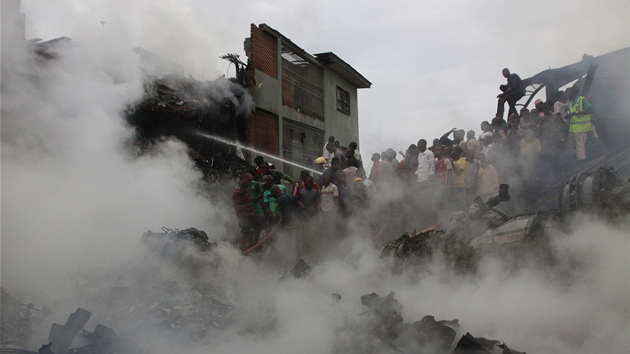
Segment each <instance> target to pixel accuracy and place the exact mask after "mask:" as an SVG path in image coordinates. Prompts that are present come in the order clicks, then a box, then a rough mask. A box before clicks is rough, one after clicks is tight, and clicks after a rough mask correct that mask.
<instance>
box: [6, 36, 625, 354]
mask: <svg viewBox="0 0 630 354" xmlns="http://www.w3.org/2000/svg"><path fill="white" fill-rule="evenodd" d="M78 63H81V65H77V64H78ZM3 64H4V63H3ZM14 64H15V65H16V66H15V67H14V68H13V69H14V74H13V75H12V76H11V77H9V78H6V77H3V80H11V81H10V82H11V85H5V82H6V81H3V105H2V267H1V269H2V270H1V271H2V287H3V290H4V291H3V294H2V301H3V308H2V317H3V326H6V327H3V344H5V343H7V348H8V345H9V342H11V343H10V345H11V346H13V347H19V348H22V349H27V350H31V351H37V350H38V348H40V346H41V345H42V344H46V343H48V341H49V337H48V335H49V331H50V327H51V325H52V323H60V324H63V323H65V321H66V319H67V318H68V316H69V315H70V314H71V313H73V312H74V311H76V310H77V308H79V307H81V308H84V309H86V310H87V311H89V312H90V313H91V317H90V319H89V321H88V322H87V323H86V324H85V326H84V329H85V330H86V331H88V332H92V331H94V330H95V328H96V325H97V324H102V325H105V326H108V327H110V328H111V329H112V330H114V331H115V332H116V334H117V335H118V336H119V337H122V338H127V339H130V340H133V341H134V342H135V343H136V344H137V346H138V347H139V348H141V349H142V350H143V351H147V352H151V353H172V352H191V353H194V352H208V351H213V352H228V353H239V352H247V351H249V352H257V353H278V352H281V353H292V352H303V353H330V352H335V353H342V352H343V353H366V352H374V353H384V352H414V351H424V352H429V353H431V352H437V353H441V352H445V350H447V352H450V351H451V350H453V348H454V347H455V345H456V343H457V341H458V340H459V339H460V338H461V337H462V336H464V335H465V334H466V333H470V334H472V335H473V336H475V337H484V338H488V339H496V340H499V341H501V342H504V343H505V344H507V345H508V346H509V347H510V348H514V349H516V350H519V351H525V352H528V353H536V352H539V353H568V352H571V353H598V352H608V353H624V352H628V348H629V342H628V335H627V334H628V331H629V330H630V327H629V316H630V309H629V301H628V300H629V298H630V293H629V288H630V286H629V279H630V264H629V261H628V260H629V239H628V238H629V236H628V233H627V225H626V224H623V223H621V224H609V223H608V222H607V221H604V220H598V219H593V218H591V217H589V216H584V215H577V216H575V218H574V219H573V220H572V221H571V222H572V223H573V225H574V227H572V229H573V230H574V232H570V233H560V232H558V233H555V234H554V235H553V238H552V240H553V242H552V246H553V247H554V250H555V252H556V255H557V259H558V262H557V264H555V265H554V267H548V266H544V265H543V266H540V265H538V264H535V263H531V264H525V265H524V266H522V267H519V268H518V269H514V268H512V267H508V266H506V265H505V264H504V263H502V262H501V261H499V260H497V259H495V258H493V257H488V258H484V259H483V260H482V261H481V262H480V263H479V264H478V267H477V270H476V271H475V272H474V273H464V274H460V273H456V272H453V271H452V270H451V269H449V268H448V267H446V266H445V265H444V263H443V262H441V260H440V259H439V258H436V259H435V260H433V261H432V262H430V263H429V264H427V265H425V267H423V268H420V269H418V268H409V269H405V270H404V271H402V272H401V273H400V274H396V275H394V274H393V272H392V267H391V264H389V261H388V260H387V259H382V258H381V257H380V250H379V248H378V245H375V244H374V243H372V242H371V236H372V234H371V229H370V228H369V227H367V226H366V223H365V222H362V221H361V220H349V221H348V223H347V232H346V233H344V234H343V235H337V234H335V235H333V236H332V237H331V235H318V233H315V234H314V235H315V236H321V237H314V238H313V239H312V240H311V241H312V242H311V247H312V249H313V250H321V252H318V254H317V257H314V256H313V257H310V258H309V257H308V256H306V257H305V260H306V263H307V264H308V265H309V266H310V268H311V269H310V271H309V272H308V274H307V275H304V276H298V277H296V276H294V275H293V274H290V273H287V272H288V271H290V270H291V269H292V268H293V267H294V266H295V264H296V263H297V259H292V258H291V257H286V256H285V255H286V254H285V253H282V249H283V247H285V246H286V245H287V244H288V243H289V242H290V241H289V238H288V236H286V235H282V234H280V235H279V236H278V237H277V238H276V241H275V243H274V247H269V248H268V249H267V250H266V251H265V252H263V253H261V254H253V255H250V256H247V257H244V256H242V255H241V252H240V251H239V250H238V247H237V246H236V245H235V241H236V238H237V237H238V235H237V233H238V227H237V220H236V216H235V215H234V211H233V209H232V202H231V200H230V196H231V193H232V188H233V187H234V184H235V183H236V181H234V180H228V181H226V182H225V183H212V184H208V183H207V181H206V180H205V179H204V174H203V172H202V171H200V170H199V169H198V168H197V167H196V165H195V163H194V161H193V160H192V159H191V158H190V155H189V151H188V147H187V146H185V145H184V144H183V143H181V142H179V141H177V140H174V139H166V140H164V141H160V142H158V143H157V144H155V146H154V148H153V149H152V150H151V153H148V154H142V155H137V154H134V153H133V152H131V151H130V149H129V144H128V141H129V140H130V139H133V137H134V131H133V129H132V128H130V127H129V126H128V125H127V123H126V121H125V119H124V118H123V112H124V110H125V109H126V108H127V107H129V105H130V104H132V103H133V102H136V101H138V100H140V99H141V98H142V96H143V93H144V90H143V78H142V74H141V72H140V71H139V70H138V69H137V67H138V63H137V58H136V57H134V56H132V55H131V54H129V55H127V54H126V53H125V52H120V51H117V50H115V48H107V46H106V45H105V46H103V47H98V48H90V47H88V46H83V47H81V46H79V47H72V48H67V51H66V52H65V54H64V58H63V59H62V60H54V61H50V62H47V63H46V64H45V65H43V66H39V65H38V66H32V65H31V64H30V63H29V62H28V61H26V60H24V61H23V62H16V63H14ZM21 65H24V66H21ZM217 85H229V83H228V82H227V81H225V82H218V83H217ZM7 87H8V88H7ZM5 90H6V91H5ZM227 91H229V90H227ZM403 203H404V202H403ZM378 212H379V210H375V213H378ZM162 227H167V228H169V229H170V230H171V231H172V230H175V229H177V230H186V229H189V228H191V227H194V228H196V229H198V230H203V231H204V232H205V233H206V234H207V236H208V241H209V243H210V245H209V246H208V249H202V250H200V249H199V247H198V245H197V244H195V243H186V242H183V243H176V244H177V246H175V247H168V243H166V244H163V243H161V242H148V243H147V242H143V241H142V235H143V234H144V233H145V232H147V230H153V231H154V232H156V233H162V232H163V231H169V230H162ZM398 236H400V234H399V232H398V230H396V231H395V232H392V234H391V235H388V236H385V238H389V239H393V238H396V237H398ZM145 241H146V240H145ZM287 247H288V246H287ZM274 252H275V253H274ZM5 291H6V292H5ZM392 292H393V293H392ZM372 293H375V294H376V295H373V296H371V297H370V296H368V297H363V298H362V296H364V295H369V294H372ZM334 294H336V295H334ZM370 299H372V300H373V301H372V302H370ZM374 299H375V300H374ZM394 300H395V301H394ZM30 303H32V304H33V306H29V305H28V304H30ZM5 305H6V307H5ZM24 305H25V306H24ZM381 305H382V306H381ZM44 307H45V308H44ZM425 316H433V317H425ZM455 320H456V321H455ZM442 321H445V322H442ZM15 327H18V328H17V329H16V328H15ZM445 327H448V328H451V329H452V330H453V332H454V333H452V332H449V331H448V329H445ZM431 328H433V329H435V331H434V332H431V331H430V329H431ZM14 330H16V332H15V333H17V334H18V335H15V336H14V337H12V338H8V339H6V342H4V340H5V338H6V337H4V335H5V334H7V333H13V332H9V331H14ZM423 331H429V332H423ZM426 333H430V335H426V336H427V337H428V339H426V340H422V341H421V340H419V339H418V338H420V337H422V335H425V334H426ZM451 337H452V338H453V341H452V342H451V343H448V345H447V346H446V347H445V346H444V345H445V344H444V341H443V340H441V339H440V338H451ZM422 338H424V337H422ZM445 348H447V349H445ZM5 349H6V348H5Z"/></svg>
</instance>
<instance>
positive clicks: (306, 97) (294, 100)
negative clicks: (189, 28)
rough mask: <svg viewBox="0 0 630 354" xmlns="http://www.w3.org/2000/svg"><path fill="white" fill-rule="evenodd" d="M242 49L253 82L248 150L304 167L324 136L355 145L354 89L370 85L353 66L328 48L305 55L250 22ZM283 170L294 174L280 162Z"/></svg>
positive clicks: (269, 30)
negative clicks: (254, 108) (243, 48)
mask: <svg viewBox="0 0 630 354" xmlns="http://www.w3.org/2000/svg"><path fill="white" fill-rule="evenodd" d="M245 51H246V54H247V56H248V59H249V60H248V65H249V67H250V71H251V74H253V75H254V81H255V86H254V87H253V90H252V95H253V97H254V101H255V102H256V110H255V111H254V113H253V114H252V117H251V119H250V121H249V124H248V134H247V135H248V139H249V141H248V143H249V144H251V146H252V147H253V148H255V149H257V150H261V151H264V152H266V153H268V154H271V155H274V156H279V157H281V158H283V159H286V160H289V161H292V162H295V163H298V164H300V165H304V164H305V162H306V160H308V159H311V160H314V159H315V158H317V157H319V156H321V151H322V147H323V145H324V143H325V141H326V138H327V137H328V135H334V136H335V138H336V139H337V140H338V141H340V142H341V145H342V146H346V145H347V144H348V143H349V142H351V141H355V142H357V143H359V114H358V89H363V88H370V87H371V86H372V83H371V82H370V81H368V80H367V79H366V78H365V77H363V75H361V74H360V73H359V72H358V71H357V70H355V69H354V68H353V67H352V66H350V65H349V64H348V63H346V62H345V61H343V60H342V59H341V58H339V57H338V56H337V55H335V54H334V53H332V52H327V53H319V54H314V55H311V54H309V53H307V52H306V51H304V50H303V49H302V48H300V47H299V46H298V45H297V44H295V43H293V42H292V41H291V40H290V39H289V38H287V37H285V36H284V35H283V34H281V33H280V32H278V31H276V30H274V29H273V28H271V27H269V26H268V25H266V24H261V25H258V26H256V25H254V24H252V25H251V36H250V37H249V38H247V39H246V40H245ZM271 160H272V161H273V159H271ZM274 162H279V161H274ZM284 172H285V173H287V174H289V175H298V174H299V171H297V168H296V167H291V166H286V165H285V166H284Z"/></svg>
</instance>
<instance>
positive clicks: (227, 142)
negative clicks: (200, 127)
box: [196, 132, 322, 175]
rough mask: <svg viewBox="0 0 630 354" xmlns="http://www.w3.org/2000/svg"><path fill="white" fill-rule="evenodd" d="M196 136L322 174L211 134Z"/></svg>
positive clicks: (198, 133) (199, 133) (200, 133)
mask: <svg viewBox="0 0 630 354" xmlns="http://www.w3.org/2000/svg"><path fill="white" fill-rule="evenodd" d="M196 134H197V135H199V136H201V137H204V138H207V139H212V140H216V141H219V142H222V143H224V144H228V145H231V146H234V147H236V148H237V149H245V150H249V151H251V152H253V153H256V154H259V155H263V156H266V157H269V158H272V159H274V160H278V161H280V162H282V163H286V164H289V165H292V166H295V167H299V168H301V169H303V170H308V171H311V172H313V173H317V174H320V175H321V174H322V171H317V170H314V169H312V168H310V167H306V166H302V165H300V164H298V163H295V162H293V161H289V160H287V159H283V158H281V157H279V156H276V155H272V154H268V153H266V152H264V151H260V150H257V149H254V148H251V147H245V146H241V144H239V143H238V142H237V141H231V140H227V139H224V138H222V137H219V136H216V135H212V134H208V133H202V132H196Z"/></svg>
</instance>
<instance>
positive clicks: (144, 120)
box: [125, 75, 254, 180]
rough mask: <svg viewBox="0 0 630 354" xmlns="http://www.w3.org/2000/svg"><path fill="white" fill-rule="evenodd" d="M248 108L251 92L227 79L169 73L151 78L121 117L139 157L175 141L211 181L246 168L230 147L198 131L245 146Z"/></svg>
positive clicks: (249, 110)
mask: <svg viewBox="0 0 630 354" xmlns="http://www.w3.org/2000/svg"><path fill="white" fill-rule="evenodd" d="M253 107H254V103H253V100H252V98H251V95H250V93H249V92H248V91H247V90H246V89H245V88H243V87H242V86H240V85H238V84H235V83H233V82H231V81H229V80H226V79H222V78H219V79H217V80H214V81H197V80H195V79H192V78H185V77H181V76H175V75H171V76H166V77H163V78H152V79H150V80H149V81H148V82H147V83H146V84H145V94H144V97H143V98H142V100H140V101H139V102H136V103H134V104H132V105H131V106H129V107H128V109H127V111H126V112H125V115H126V118H127V122H128V123H129V124H130V125H131V126H133V127H134V128H135V131H136V141H135V144H134V145H135V146H136V147H137V149H138V153H139V154H145V153H150V151H151V149H152V147H153V146H154V145H155V144H156V143H159V142H160V141H162V140H163V139H168V138H176V139H178V140H180V141H182V142H184V143H185V144H186V145H187V146H188V147H189V148H190V157H191V159H192V160H193V161H194V162H195V164H196V166H197V168H199V169H201V170H202V171H203V172H204V176H205V177H206V178H212V179H214V180H216V179H218V178H219V176H222V175H229V176H235V175H237V174H238V173H239V172H240V171H241V170H246V169H247V168H248V165H247V164H246V163H245V161H244V159H243V157H244V156H243V155H242V154H241V156H240V157H239V156H238V153H239V151H237V149H236V147H235V146H232V145H229V144H225V143H222V142H220V141H214V140H208V139H207V138H205V137H201V136H200V135H199V134H198V133H204V134H208V135H211V136H216V137H218V138H222V139H227V140H229V141H234V142H236V141H239V142H242V143H243V142H247V141H248V140H247V135H246V124H247V120H248V119H249V117H250V115H251V112H252V110H253Z"/></svg>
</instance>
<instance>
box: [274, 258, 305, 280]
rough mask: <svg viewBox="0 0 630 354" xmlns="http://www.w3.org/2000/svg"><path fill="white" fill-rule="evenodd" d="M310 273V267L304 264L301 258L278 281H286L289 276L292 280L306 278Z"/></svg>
mask: <svg viewBox="0 0 630 354" xmlns="http://www.w3.org/2000/svg"><path fill="white" fill-rule="evenodd" d="M310 272H311V267H310V266H309V265H308V264H306V262H305V261H304V259H303V258H300V260H299V261H298V262H297V264H296V265H295V266H294V267H293V268H292V269H291V270H289V271H287V272H285V273H284V274H283V275H282V277H281V278H280V280H284V279H287V278H288V277H290V276H292V277H294V278H302V277H305V276H307V275H308V274H309V273H310Z"/></svg>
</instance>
